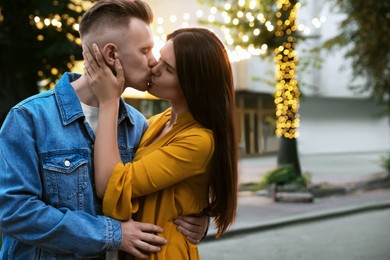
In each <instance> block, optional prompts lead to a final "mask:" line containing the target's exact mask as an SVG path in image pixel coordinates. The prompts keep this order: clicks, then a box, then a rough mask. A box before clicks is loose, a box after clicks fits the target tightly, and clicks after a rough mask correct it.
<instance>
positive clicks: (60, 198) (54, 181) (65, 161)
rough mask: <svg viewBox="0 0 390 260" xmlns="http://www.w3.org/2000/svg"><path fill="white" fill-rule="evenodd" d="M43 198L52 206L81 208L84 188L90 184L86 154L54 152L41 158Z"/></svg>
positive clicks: (72, 208)
mask: <svg viewBox="0 0 390 260" xmlns="http://www.w3.org/2000/svg"><path fill="white" fill-rule="evenodd" d="M42 168H43V173H44V186H45V189H44V193H45V194H44V195H43V196H44V199H45V200H46V201H47V203H49V204H50V205H52V206H54V207H66V208H69V209H71V210H82V209H83V204H84V197H85V194H84V190H85V189H86V188H87V187H88V185H91V181H90V178H89V174H88V154H86V153H74V151H73V153H66V152H65V153H54V154H50V155H47V156H45V157H44V158H43V160H42Z"/></svg>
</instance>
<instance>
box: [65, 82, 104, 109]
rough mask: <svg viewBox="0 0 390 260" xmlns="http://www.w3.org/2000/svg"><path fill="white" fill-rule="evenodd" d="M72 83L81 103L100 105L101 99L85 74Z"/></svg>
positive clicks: (93, 105)
mask: <svg viewBox="0 0 390 260" xmlns="http://www.w3.org/2000/svg"><path fill="white" fill-rule="evenodd" d="M70 84H71V85H72V87H73V88H74V90H75V92H76V95H77V97H78V98H79V100H80V102H81V103H84V104H86V105H88V106H92V107H99V101H98V99H97V98H96V96H95V94H94V93H93V91H92V89H91V86H90V85H89V84H88V81H87V79H86V78H85V76H84V75H82V76H81V77H80V78H79V79H77V80H75V81H73V82H71V83H70Z"/></svg>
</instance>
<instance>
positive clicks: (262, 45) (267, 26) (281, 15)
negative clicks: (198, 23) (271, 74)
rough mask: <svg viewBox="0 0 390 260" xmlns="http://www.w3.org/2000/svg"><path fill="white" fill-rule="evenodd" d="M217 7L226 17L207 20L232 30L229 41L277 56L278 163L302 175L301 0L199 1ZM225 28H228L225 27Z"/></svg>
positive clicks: (275, 58) (275, 97) (275, 57)
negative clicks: (299, 143)
mask: <svg viewBox="0 0 390 260" xmlns="http://www.w3.org/2000/svg"><path fill="white" fill-rule="evenodd" d="M198 1H199V2H200V3H201V4H209V5H212V6H214V7H215V8H216V9H217V10H218V12H220V13H221V14H222V17H224V20H223V21H213V22H209V21H208V22H207V21H206V22H205V23H208V24H213V25H215V26H218V27H220V28H221V29H223V30H225V29H226V28H227V29H229V30H230V31H232V32H233V33H230V35H229V37H228V38H230V37H231V38H230V42H228V44H232V45H235V46H240V47H244V48H248V49H252V50H255V52H256V50H259V51H260V52H261V50H262V51H265V50H266V53H268V54H269V55H273V56H274V60H275V63H276V65H275V71H276V74H275V80H276V82H275V85H276V90H275V94H274V99H275V105H276V118H277V125H276V128H277V129H276V134H277V135H278V136H279V137H280V148H279V154H278V165H279V166H282V165H287V164H291V165H293V167H294V172H295V174H296V175H297V177H298V176H300V175H301V167H300V163H299V158H298V153H297V142H296V138H297V137H298V132H297V128H298V126H299V114H298V108H299V96H300V92H299V89H298V81H297V79H296V69H297V61H298V58H297V57H296V51H295V48H296V44H297V40H298V39H303V37H302V36H301V35H300V33H299V31H298V30H297V29H298V28H297V23H296V16H297V11H298V8H299V6H300V3H299V2H298V0H277V1H273V0H264V1H255V0H251V1H245V0H239V1H231V2H228V3H226V2H225V1H219V0H198ZM225 31H226V30H225Z"/></svg>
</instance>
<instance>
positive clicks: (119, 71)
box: [115, 54, 125, 85]
mask: <svg viewBox="0 0 390 260" xmlns="http://www.w3.org/2000/svg"><path fill="white" fill-rule="evenodd" d="M115 71H116V78H117V80H118V82H119V83H120V84H121V85H124V84H125V75H124V73H123V67H122V64H121V61H120V60H119V59H118V55H117V54H115Z"/></svg>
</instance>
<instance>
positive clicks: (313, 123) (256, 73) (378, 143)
mask: <svg viewBox="0 0 390 260" xmlns="http://www.w3.org/2000/svg"><path fill="white" fill-rule="evenodd" d="M147 2H148V3H149V4H150V5H151V7H152V9H153V10H154V13H155V21H154V24H153V26H152V27H153V31H154V33H155V41H156V46H157V49H158V48H159V47H161V46H162V44H163V43H164V39H165V38H164V37H165V35H166V34H167V33H169V32H171V31H173V30H174V29H177V28H180V27H183V26H200V25H199V20H202V19H203V20H205V19H212V17H213V16H217V15H218V14H217V13H215V10H214V9H212V8H211V7H209V6H204V5H200V4H198V3H197V1H196V0H183V1H157V0H149V1H147ZM298 17H299V23H300V24H302V25H304V26H303V27H302V28H304V29H302V30H303V33H305V34H307V35H309V36H310V35H313V36H314V35H316V36H317V38H315V39H314V40H311V41H305V42H302V43H299V44H298V45H299V47H298V53H299V54H298V57H299V59H300V61H301V62H302V63H303V62H304V61H313V60H315V59H318V58H319V59H321V60H322V61H321V62H320V63H318V66H311V65H309V66H307V67H306V68H302V71H300V72H298V73H299V85H300V90H301V93H302V97H301V99H300V109H299V114H300V126H299V133H300V135H299V138H298V139H297V141H298V151H299V153H301V154H321V153H354V152H357V153H358V152H364V153H366V152H375V153H377V152H379V153H382V152H383V153H387V152H389V151H390V127H389V126H390V122H389V116H380V112H381V107H380V106H379V105H378V104H376V103H375V102H374V101H373V100H371V99H370V98H369V96H368V94H367V93H356V92H355V91H353V90H351V89H350V87H349V86H350V85H351V80H352V79H351V67H350V64H349V63H348V60H345V59H344V57H343V51H342V50H340V51H336V52H332V53H327V52H325V51H322V52H320V53H318V54H315V55H313V54H311V56H307V54H306V53H307V50H310V49H311V48H312V47H314V46H318V45H319V44H321V42H323V41H324V40H326V39H328V38H330V37H332V36H334V35H335V34H336V33H337V31H338V28H337V24H338V21H340V19H341V18H342V15H340V14H336V13H334V12H332V9H331V7H330V6H329V4H328V1H325V0H320V1H306V4H304V5H303V6H302V7H301V9H300V10H299V16H298ZM202 26H204V25H202ZM207 27H208V28H210V29H212V30H214V31H215V32H216V33H217V34H219V35H220V37H221V39H222V40H223V35H222V34H220V33H221V32H220V31H219V29H218V28H212V27H211V26H210V25H207ZM155 54H156V56H158V53H157V52H156V53H155ZM305 55H306V56H305ZM311 63H313V62H311ZM311 63H310V62H309V64H311ZM233 69H234V78H235V88H236V104H237V121H238V126H239V130H240V147H239V148H240V155H241V156H253V155H263V154H269V153H276V152H277V151H278V137H277V136H276V135H275V104H274V101H273V93H274V87H273V85H272V84H270V83H269V82H273V80H274V63H273V61H272V59H262V58H260V57H258V56H253V57H251V58H249V59H242V60H239V61H235V62H233ZM298 70H299V68H298ZM356 80H357V81H359V79H356ZM267 82H268V83H267ZM130 96H131V95H130ZM127 100H128V102H130V103H132V104H133V105H135V106H136V107H138V108H139V109H140V110H141V112H143V113H144V114H145V115H146V116H150V115H152V114H154V113H157V112H160V111H161V110H163V109H165V108H166V107H167V106H168V105H169V104H167V103H166V102H165V101H160V100H154V99H150V98H148V97H146V98H144V97H141V98H140V99H134V98H127Z"/></svg>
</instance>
